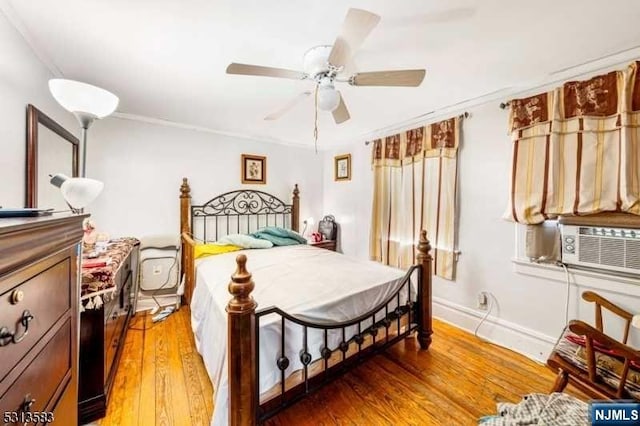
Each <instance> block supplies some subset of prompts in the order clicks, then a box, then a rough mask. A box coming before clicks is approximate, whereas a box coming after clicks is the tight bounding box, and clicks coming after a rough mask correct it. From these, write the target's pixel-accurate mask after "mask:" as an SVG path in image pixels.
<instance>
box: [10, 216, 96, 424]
mask: <svg viewBox="0 0 640 426" xmlns="http://www.w3.org/2000/svg"><path fill="white" fill-rule="evenodd" d="M85 217H87V215H65V216H59V215H54V216H46V217H41V218H24V219H0V360H1V361H0V413H2V415H3V418H2V419H0V420H2V422H1V423H0V424H3V425H4V424H20V425H21V424H23V423H26V424H32V423H33V424H35V423H37V422H34V421H33V420H35V419H40V420H51V418H53V421H54V422H55V423H56V424H64V425H71V426H73V425H77V424H78V418H77V401H78V306H79V300H78V297H79V280H78V253H79V252H80V240H81V238H82V220H83V219H84V218H85ZM7 413H9V417H7V416H6V415H7ZM30 420H31V421H30Z"/></svg>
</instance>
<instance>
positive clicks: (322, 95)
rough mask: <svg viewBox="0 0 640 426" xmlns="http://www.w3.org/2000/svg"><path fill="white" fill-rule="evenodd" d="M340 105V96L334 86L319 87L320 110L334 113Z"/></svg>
mask: <svg viewBox="0 0 640 426" xmlns="http://www.w3.org/2000/svg"><path fill="white" fill-rule="evenodd" d="M339 104H340V94H339V93H338V91H337V90H336V89H335V88H334V87H333V86H323V85H320V86H319V87H318V108H320V109H321V110H322V111H329V112H332V111H334V110H335V109H336V108H338V105H339Z"/></svg>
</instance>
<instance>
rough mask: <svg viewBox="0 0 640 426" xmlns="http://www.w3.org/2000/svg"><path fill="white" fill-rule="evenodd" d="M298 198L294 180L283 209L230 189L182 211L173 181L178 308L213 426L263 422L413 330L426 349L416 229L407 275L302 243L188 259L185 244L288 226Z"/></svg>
mask: <svg viewBox="0 0 640 426" xmlns="http://www.w3.org/2000/svg"><path fill="white" fill-rule="evenodd" d="M299 203H300V196H299V190H298V187H297V185H296V186H295V188H294V191H293V200H292V203H291V204H286V203H284V202H283V201H282V200H281V199H279V198H278V197H276V196H273V195H271V194H267V193H265V192H262V191H254V190H238V191H231V192H228V193H225V194H221V195H218V196H216V197H213V198H212V199H211V200H209V201H208V202H206V203H204V204H202V205H191V189H190V187H189V183H188V181H187V179H186V178H185V179H183V183H182V186H181V188H180V212H181V214H180V216H181V224H180V227H181V235H182V266H183V271H184V274H185V276H184V277H185V299H186V300H185V301H186V302H187V303H190V305H191V323H192V324H191V325H192V329H193V331H194V334H195V339H196V346H197V349H198V351H199V352H200V354H201V355H202V357H203V360H204V363H205V366H206V368H207V371H208V373H209V375H210V377H211V379H212V382H213V384H214V388H215V406H214V418H213V419H212V424H214V425H223V424H231V425H246V424H256V423H260V422H263V421H264V420H266V419H268V418H269V417H271V416H273V415H274V414H276V413H278V412H279V411H280V410H282V409H285V408H286V407H288V406H290V405H291V404H293V403H295V402H296V401H298V400H300V399H301V398H304V397H305V396H306V395H308V394H309V393H311V392H313V391H315V390H316V389H318V388H319V387H321V386H322V385H324V384H326V383H328V382H329V381H331V380H332V379H333V378H334V377H336V376H338V375H340V374H342V373H344V372H345V371H347V370H348V368H349V367H351V366H353V365H357V364H358V363H360V362H362V361H363V360H364V359H365V358H367V357H368V356H370V355H373V354H376V353H378V352H380V351H382V350H384V349H385V348H387V347H388V346H390V345H392V344H394V343H396V342H398V341H400V340H402V339H404V338H407V337H413V334H414V333H415V332H417V333H416V334H417V339H418V342H419V344H420V347H421V348H422V349H427V348H428V347H429V345H430V343H431V334H432V328H431V256H430V254H429V251H430V246H429V242H428V240H427V238H426V232H424V231H422V232H421V233H420V237H419V240H418V243H417V252H416V264H415V265H414V266H412V267H411V268H409V270H407V271H400V270H398V269H395V268H390V267H387V266H384V265H380V264H377V263H374V262H367V261H360V260H357V259H353V258H350V257H348V256H344V255H342V254H339V253H335V252H332V251H329V250H323V249H320V248H315V247H312V246H308V245H294V246H285V247H274V248H270V249H261V250H241V251H236V252H233V253H224V254H219V255H216V256H211V257H206V258H203V259H194V250H195V247H196V244H197V241H215V240H217V239H218V238H220V237H222V236H224V235H227V234H230V233H251V232H253V231H255V230H257V229H259V228H262V227H265V226H278V227H282V228H287V229H291V230H293V231H298V227H299ZM234 270H235V272H233V271H234ZM249 271H251V273H250V272H249ZM231 273H233V275H231V278H229V275H230V274H231Z"/></svg>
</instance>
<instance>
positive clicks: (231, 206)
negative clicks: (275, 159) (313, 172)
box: [181, 180, 299, 242]
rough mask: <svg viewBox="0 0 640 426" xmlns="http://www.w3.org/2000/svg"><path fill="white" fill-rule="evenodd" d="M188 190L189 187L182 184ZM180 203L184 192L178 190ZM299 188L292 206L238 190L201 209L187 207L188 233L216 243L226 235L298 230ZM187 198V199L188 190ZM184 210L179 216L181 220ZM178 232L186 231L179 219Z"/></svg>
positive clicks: (261, 193)
mask: <svg viewBox="0 0 640 426" xmlns="http://www.w3.org/2000/svg"><path fill="white" fill-rule="evenodd" d="M184 185H186V186H187V188H188V183H186V180H183V188H184ZM181 191H182V195H181V199H182V198H184V197H183V196H184V195H185V192H184V190H183V189H181ZM298 194H299V191H298V185H296V186H295V188H294V190H293V202H292V204H286V203H285V202H284V201H282V200H281V199H280V198H278V197H276V196H275V195H271V194H268V193H266V192H263V191H255V190H251V189H240V190H236V191H230V192H226V193H224V194H221V195H218V196H216V197H214V198H212V199H211V200H209V201H207V202H206V203H204V204H203V205H199V206H190V215H189V216H190V217H189V219H190V220H189V222H190V223H189V225H190V226H188V228H189V229H188V231H187V232H190V233H191V235H192V236H193V237H194V238H197V239H199V240H204V241H207V242H210V241H216V240H217V239H219V238H220V237H223V236H225V235H228V234H233V233H236V234H240V233H246V234H248V233H251V232H254V231H256V230H257V229H259V228H262V227H265V226H280V227H282V228H287V229H293V230H295V231H297V230H298V224H299V220H298V216H299V197H298ZM186 195H187V196H188V197H189V198H190V188H189V191H188V192H187V193H186ZM184 213H185V212H184V208H182V215H181V216H184ZM181 222H183V223H182V224H181V231H183V232H184V231H185V224H184V218H183V217H181Z"/></svg>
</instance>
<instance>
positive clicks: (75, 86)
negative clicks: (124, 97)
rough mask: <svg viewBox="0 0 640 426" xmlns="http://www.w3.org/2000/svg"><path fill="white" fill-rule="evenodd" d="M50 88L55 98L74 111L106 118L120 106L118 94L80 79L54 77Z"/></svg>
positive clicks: (67, 108)
mask: <svg viewBox="0 0 640 426" xmlns="http://www.w3.org/2000/svg"><path fill="white" fill-rule="evenodd" d="M49 90H50V91H51V94H52V95H53V97H54V98H55V100H56V101H57V102H58V103H59V104H60V105H62V107H63V108H64V109H66V110H67V111H69V112H72V113H81V114H82V113H84V114H90V115H92V116H95V117H96V118H104V117H106V116H108V115H111V114H113V112H114V111H115V110H116V108H117V107H118V102H119V99H118V97H117V96H116V95H114V94H113V93H111V92H108V91H106V90H104V89H101V88H99V87H96V86H92V85H90V84H87V83H81V82H79V81H74V80H66V79H63V78H54V79H52V80H49Z"/></svg>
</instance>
